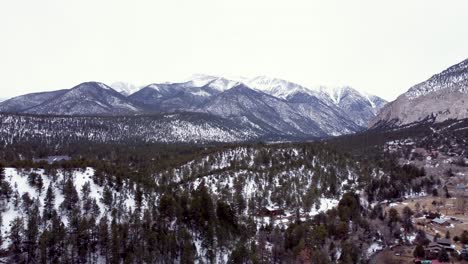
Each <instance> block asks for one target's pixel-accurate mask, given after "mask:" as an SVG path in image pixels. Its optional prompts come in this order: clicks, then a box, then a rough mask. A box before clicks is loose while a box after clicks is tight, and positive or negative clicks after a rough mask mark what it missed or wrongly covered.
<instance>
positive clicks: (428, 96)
mask: <svg viewBox="0 0 468 264" xmlns="http://www.w3.org/2000/svg"><path fill="white" fill-rule="evenodd" d="M464 118H468V59H467V60H464V61H462V62H460V63H458V64H456V65H453V66H451V67H449V68H448V69H446V70H444V71H442V72H441V73H438V74H435V75H433V76H432V77H431V78H429V79H428V80H426V81H424V82H421V83H419V84H416V85H414V86H413V87H411V88H410V89H409V90H408V91H407V92H406V93H404V94H402V95H400V96H399V97H398V98H397V99H396V100H395V101H393V102H391V103H389V104H387V105H386V106H385V107H384V108H383V109H382V110H381V112H380V113H379V114H378V116H377V117H376V118H375V119H374V120H373V121H372V122H371V123H370V126H379V125H393V126H400V125H406V124H411V123H415V122H421V121H432V122H442V121H445V120H448V119H464Z"/></svg>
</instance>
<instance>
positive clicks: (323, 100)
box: [0, 75, 384, 137]
mask: <svg viewBox="0 0 468 264" xmlns="http://www.w3.org/2000/svg"><path fill="white" fill-rule="evenodd" d="M112 86H114V87H115V88H116V89H117V90H118V91H117V90H116V89H114V88H113V87H112ZM135 87H136V86H132V85H131V84H128V83H114V84H113V85H111V86H107V85H105V84H103V83H100V82H85V83H81V84H79V85H77V86H75V87H73V88H71V89H63V90H58V91H53V92H45V93H35V94H28V95H22V96H19V97H15V98H12V99H9V100H7V101H5V102H2V103H0V112H8V113H21V114H43V115H78V116H80V115H81V116H82V115H141V114H151V113H177V112H201V113H208V114H212V115H215V116H219V117H222V118H227V119H230V120H233V121H236V122H239V125H241V126H243V125H247V126H249V127H256V128H258V129H259V130H261V131H263V133H266V134H278V133H280V134H281V133H282V134H284V135H295V136H300V137H303V136H312V137H325V136H337V135H342V134H349V133H354V132H358V131H361V130H362V129H363V128H364V127H366V125H367V123H366V122H368V121H369V120H370V119H371V118H372V117H373V116H374V115H375V109H376V108H378V107H381V104H374V103H373V101H372V100H370V99H369V96H368V95H363V94H362V93H360V92H357V91H356V90H355V89H353V88H350V87H341V88H339V89H340V91H341V92H340V94H346V95H349V96H347V97H345V96H344V97H343V98H340V100H339V101H336V100H335V101H333V100H332V99H331V98H330V97H329V95H327V94H326V93H324V92H322V91H320V90H314V89H310V88H306V87H304V86H301V85H299V84H296V83H292V82H288V81H286V80H282V79H275V78H269V77H265V76H260V77H256V78H252V79H250V80H248V79H242V81H241V80H231V79H227V78H223V77H217V76H208V75H197V76H195V77H193V79H191V80H190V79H189V80H184V81H182V82H176V83H169V82H168V83H153V84H149V85H146V86H144V87H141V88H135ZM375 98H378V97H375ZM379 100H380V101H379ZM377 101H379V102H384V100H383V99H381V98H378V100H377ZM341 102H346V103H341Z"/></svg>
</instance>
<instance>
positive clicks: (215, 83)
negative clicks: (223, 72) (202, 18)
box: [182, 74, 239, 91]
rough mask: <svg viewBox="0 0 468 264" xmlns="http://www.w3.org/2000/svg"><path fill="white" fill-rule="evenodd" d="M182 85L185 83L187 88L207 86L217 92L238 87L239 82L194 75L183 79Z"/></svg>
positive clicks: (217, 77) (211, 76)
mask: <svg viewBox="0 0 468 264" xmlns="http://www.w3.org/2000/svg"><path fill="white" fill-rule="evenodd" d="M182 83H185V84H186V86H187V87H203V86H209V87H211V88H213V89H216V90H218V91H225V90H228V89H231V88H232V87H234V86H236V85H238V84H239V81H238V80H233V79H229V78H223V77H219V76H213V75H206V74H194V75H192V76H190V77H189V78H187V79H185V80H184V81H183V82H182Z"/></svg>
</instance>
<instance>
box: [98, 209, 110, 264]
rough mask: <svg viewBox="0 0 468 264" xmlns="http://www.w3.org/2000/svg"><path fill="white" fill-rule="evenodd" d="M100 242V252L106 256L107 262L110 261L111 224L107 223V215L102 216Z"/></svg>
mask: <svg viewBox="0 0 468 264" xmlns="http://www.w3.org/2000/svg"><path fill="white" fill-rule="evenodd" d="M98 241H99V242H98V244H99V248H100V252H101V254H102V255H104V256H105V259H106V263H108V262H109V226H108V224H107V216H103V217H101V220H100V221H99V228H98Z"/></svg>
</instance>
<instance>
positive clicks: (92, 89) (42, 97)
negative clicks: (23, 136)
mask: <svg viewBox="0 0 468 264" xmlns="http://www.w3.org/2000/svg"><path fill="white" fill-rule="evenodd" d="M0 109H2V111H5V112H18V113H28V114H52V115H113V114H129V113H136V112H139V111H140V108H139V107H138V106H136V105H134V104H133V103H131V102H130V101H129V100H128V99H127V98H126V97H125V96H123V95H121V94H120V93H118V92H116V91H115V90H113V89H112V88H110V87H109V86H107V85H105V84H103V83H98V82H86V83H82V84H79V85H77V86H75V87H73V88H71V89H68V90H60V91H54V92H48V93H40V94H30V95H24V96H19V97H15V98H12V99H10V100H8V101H6V102H3V103H1V104H0Z"/></svg>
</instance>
